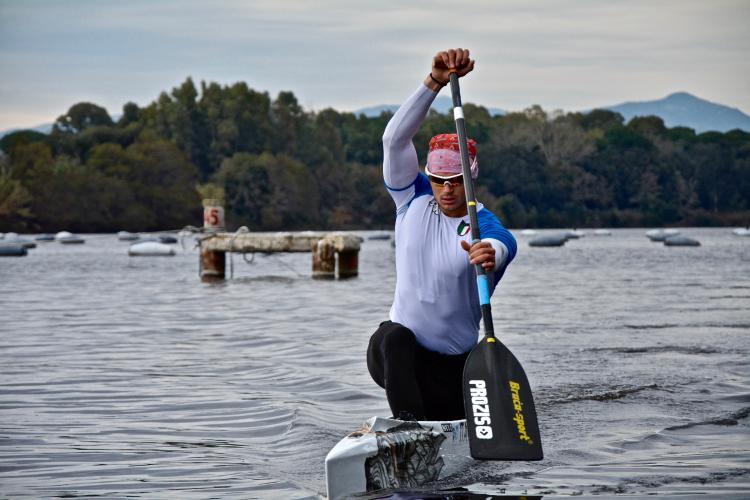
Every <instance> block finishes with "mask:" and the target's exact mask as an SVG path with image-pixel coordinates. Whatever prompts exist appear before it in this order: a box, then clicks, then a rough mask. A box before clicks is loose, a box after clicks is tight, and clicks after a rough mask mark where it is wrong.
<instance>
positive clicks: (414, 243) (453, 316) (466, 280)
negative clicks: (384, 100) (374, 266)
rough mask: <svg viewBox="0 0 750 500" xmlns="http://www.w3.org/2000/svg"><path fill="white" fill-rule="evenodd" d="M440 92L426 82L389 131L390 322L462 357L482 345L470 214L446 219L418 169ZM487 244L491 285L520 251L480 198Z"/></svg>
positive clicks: (386, 157) (424, 342) (386, 138)
mask: <svg viewBox="0 0 750 500" xmlns="http://www.w3.org/2000/svg"><path fill="white" fill-rule="evenodd" d="M436 95H437V94H436V93H435V92H433V91H432V90H430V89H429V88H427V87H426V86H424V85H423V86H421V87H420V88H419V89H418V90H417V91H416V92H415V93H414V94H412V96H411V97H409V99H408V100H407V101H406V102H405V103H404V104H403V105H402V106H401V107H400V108H399V110H398V111H397V112H396V114H395V115H393V117H392V118H391V120H390V122H388V126H387V127H386V129H385V133H384V135H383V152H384V155H383V179H384V180H385V184H386V187H387V188H388V192H389V194H390V195H391V197H392V198H393V201H394V202H395V203H396V236H395V238H396V291H395V296H394V300H393V305H392V306H391V311H390V319H391V321H394V322H397V323H400V324H402V325H404V326H406V327H407V328H409V329H410V330H411V331H413V332H414V334H415V335H416V337H417V341H418V342H419V343H420V344H421V345H422V346H424V347H425V348H427V349H429V350H431V351H435V352H439V353H443V354H462V353H465V352H467V351H469V350H470V349H471V348H473V347H474V345H475V344H476V342H477V339H478V333H479V322H480V319H481V310H480V307H479V296H478V292H477V285H476V276H475V271H474V266H473V265H471V264H470V263H469V258H468V254H467V252H466V251H465V250H464V249H463V248H461V243H460V242H461V240H465V241H466V242H467V243H471V231H470V229H469V224H470V221H469V216H468V214H467V215H465V216H463V217H448V216H447V215H445V214H444V213H443V212H442V211H441V210H440V208H439V206H438V204H437V201H436V200H435V198H434V196H433V193H432V188H431V187H430V183H429V181H428V180H427V177H426V176H425V175H424V174H423V173H420V172H419V163H418V160H417V153H416V150H415V149H414V145H413V143H412V139H413V137H414V135H415V134H416V133H417V131H418V130H419V126H420V125H421V123H422V121H423V120H424V118H425V116H426V115H427V112H428V110H429V108H430V105H431V104H432V101H433V100H434V99H435V96H436ZM477 219H478V221H479V230H480V236H481V238H482V241H488V242H489V243H491V244H492V246H493V248H494V249H495V262H496V266H495V271H494V272H491V273H490V281H491V283H492V288H493V289H494V286H495V284H497V282H498V281H499V280H500V278H501V277H502V274H503V273H504V272H505V268H506V267H507V265H508V264H509V263H510V262H511V261H512V260H513V258H514V257H515V254H516V241H515V238H513V235H511V233H510V232H509V231H508V230H507V229H505V228H504V227H503V226H502V224H501V223H500V221H498V219H497V218H496V217H495V215H494V214H492V212H490V211H489V210H487V209H486V208H484V207H483V206H482V204H481V203H477Z"/></svg>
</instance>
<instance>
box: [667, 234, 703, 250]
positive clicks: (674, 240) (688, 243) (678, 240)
mask: <svg viewBox="0 0 750 500" xmlns="http://www.w3.org/2000/svg"><path fill="white" fill-rule="evenodd" d="M664 245H666V246H668V247H699V246H701V244H700V242H699V241H698V240H694V239H693V238H688V237H687V236H680V235H676V236H669V237H668V238H665V239H664Z"/></svg>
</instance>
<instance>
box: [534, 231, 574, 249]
mask: <svg viewBox="0 0 750 500" xmlns="http://www.w3.org/2000/svg"><path fill="white" fill-rule="evenodd" d="M566 241H568V235H567V234H565V233H560V234H546V235H543V236H539V237H538V238H534V239H533V240H531V241H529V246H530V247H561V246H563V245H564V244H565V242H566Z"/></svg>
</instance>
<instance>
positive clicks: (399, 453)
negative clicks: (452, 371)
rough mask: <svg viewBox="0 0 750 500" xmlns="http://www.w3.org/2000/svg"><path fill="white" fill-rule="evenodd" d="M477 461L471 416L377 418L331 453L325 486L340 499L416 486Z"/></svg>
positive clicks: (326, 465) (347, 437)
mask: <svg viewBox="0 0 750 500" xmlns="http://www.w3.org/2000/svg"><path fill="white" fill-rule="evenodd" d="M472 462H473V459H472V458H471V456H470V454H469V437H468V434H467V428H466V420H447V421H419V422H417V421H412V422H408V421H403V420H396V419H391V418H383V417H372V418H370V419H369V420H368V421H367V422H365V424H364V425H363V426H362V428H361V429H359V430H357V431H355V432H353V433H351V434H349V435H348V436H346V437H345V438H344V439H342V440H341V441H339V442H338V443H337V444H336V445H335V446H334V447H333V448H332V449H331V451H330V452H328V455H327V456H326V462H325V469H326V490H327V492H328V498H329V499H330V500H337V499H341V498H348V497H350V496H351V495H354V494H357V493H365V492H371V491H377V490H382V489H386V488H388V489H395V488H401V489H403V488H415V487H418V486H422V485H423V484H426V483H428V482H431V481H435V480H437V479H439V478H441V477H446V476H449V475H451V474H455V473H456V472H458V471H460V470H463V469H465V468H466V467H467V466H468V465H469V464H471V463H472Z"/></svg>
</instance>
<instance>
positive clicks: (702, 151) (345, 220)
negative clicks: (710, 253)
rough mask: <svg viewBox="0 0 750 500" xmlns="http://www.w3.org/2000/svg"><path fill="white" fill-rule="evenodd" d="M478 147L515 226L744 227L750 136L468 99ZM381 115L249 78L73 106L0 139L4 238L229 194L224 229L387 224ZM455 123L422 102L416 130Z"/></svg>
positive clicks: (195, 204) (140, 217)
mask: <svg viewBox="0 0 750 500" xmlns="http://www.w3.org/2000/svg"><path fill="white" fill-rule="evenodd" d="M464 112H465V115H466V123H467V130H468V134H469V136H470V137H472V138H474V139H476V141H477V143H478V147H477V149H478V159H479V165H480V177H479V180H478V184H477V196H478V198H479V200H480V201H482V202H483V203H484V204H485V205H486V206H488V207H489V208H491V209H493V211H495V213H496V214H497V215H498V216H499V217H500V219H501V220H502V221H503V222H504V223H505V224H506V225H507V226H509V227H594V226H602V227H626V226H660V225H725V224H733V225H745V224H747V222H748V221H750V206H749V204H750V134H748V133H746V132H743V131H740V130H734V131H730V132H727V133H718V132H707V133H702V134H696V133H695V132H694V131H693V130H692V129H689V128H684V127H674V128H667V127H665V125H664V123H663V121H662V120H661V119H659V118H657V117H653V116H651V117H638V118H634V119H632V120H630V122H628V123H625V121H624V119H623V117H622V116H621V115H619V114H617V113H614V112H610V111H604V110H594V111H592V112H590V113H585V114H584V113H560V112H557V113H548V112H546V111H544V110H543V109H541V108H540V107H539V106H533V107H531V108H529V109H526V110H524V111H523V112H518V113H510V114H507V115H505V116H491V115H490V113H489V112H488V111H487V109H485V108H483V107H481V106H475V105H472V104H466V105H465V106H464ZM390 116H391V115H390V114H388V113H383V114H381V115H380V116H378V117H366V116H364V115H355V114H352V113H345V112H339V111H336V110H333V109H325V110H323V111H318V112H313V111H308V110H305V109H303V108H302V107H301V106H300V105H299V103H298V101H297V99H296V97H295V96H294V94H293V93H292V92H280V93H279V94H278V95H277V96H276V97H275V98H271V97H270V96H269V94H268V93H267V92H258V91H256V90H253V89H251V88H249V87H248V86H247V85H246V84H245V83H236V84H233V85H227V86H222V85H219V84H217V83H205V82H201V84H200V86H199V87H196V85H195V84H194V82H193V81H192V80H191V79H190V78H188V79H187V80H186V81H185V82H184V83H182V84H181V85H180V86H178V87H176V88H174V89H172V90H171V92H169V93H167V92H163V93H162V94H161V95H160V96H159V97H158V99H156V100H155V101H154V102H152V103H151V104H149V105H148V106H146V107H142V108H141V107H139V106H137V105H136V104H134V103H128V104H126V105H125V106H124V107H123V110H122V115H121V116H120V118H119V119H118V120H117V121H114V120H113V119H112V117H111V116H110V115H109V114H108V113H107V111H106V110H105V109H104V108H102V107H100V106H98V105H96V104H93V103H87V102H81V103H77V104H75V105H73V106H72V107H71V108H70V109H69V110H68V112H67V113H66V114H64V115H62V116H60V117H59V118H58V119H57V120H56V121H55V123H54V125H53V128H52V131H51V133H50V134H41V133H38V132H34V131H20V132H15V133H11V134H8V135H6V136H5V137H3V138H2V139H1V140H0V148H1V149H2V152H3V154H2V155H0V228H1V229H2V230H4V231H11V230H13V231H58V230H61V229H67V230H71V231H79V232H107V231H117V230H122V229H125V230H131V231H148V230H164V229H172V228H180V227H183V226H185V225H188V224H192V225H198V224H200V221H201V220H202V218H201V217H202V216H201V198H220V199H223V200H224V201H225V206H226V208H227V222H228V225H229V227H230V228H232V227H238V226H241V225H246V226H248V227H250V229H251V230H278V229H290V230H291V229H313V228H316V229H317V228H334V229H353V228H360V229H364V228H387V227H390V226H392V224H393V221H394V207H393V205H392V202H391V200H390V198H389V196H388V194H387V193H386V191H385V189H384V186H383V181H382V176H381V164H382V159H383V152H382V143H381V137H382V134H383V131H384V129H385V126H386V124H387V122H388V120H389V119H390ZM453 129H454V124H453V120H452V118H451V116H449V115H445V114H440V113H437V112H435V111H431V112H430V114H429V116H428V117H427V119H426V120H425V122H424V124H423V126H422V128H421V129H420V131H419V133H418V135H417V137H416V138H415V141H414V142H415V146H416V147H417V153H418V155H419V158H420V162H421V163H422V164H424V158H425V157H426V153H427V144H428V141H429V138H430V137H431V136H432V135H434V134H437V133H444V132H450V131H452V130H453Z"/></svg>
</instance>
